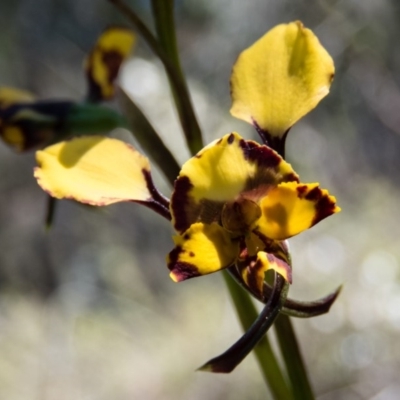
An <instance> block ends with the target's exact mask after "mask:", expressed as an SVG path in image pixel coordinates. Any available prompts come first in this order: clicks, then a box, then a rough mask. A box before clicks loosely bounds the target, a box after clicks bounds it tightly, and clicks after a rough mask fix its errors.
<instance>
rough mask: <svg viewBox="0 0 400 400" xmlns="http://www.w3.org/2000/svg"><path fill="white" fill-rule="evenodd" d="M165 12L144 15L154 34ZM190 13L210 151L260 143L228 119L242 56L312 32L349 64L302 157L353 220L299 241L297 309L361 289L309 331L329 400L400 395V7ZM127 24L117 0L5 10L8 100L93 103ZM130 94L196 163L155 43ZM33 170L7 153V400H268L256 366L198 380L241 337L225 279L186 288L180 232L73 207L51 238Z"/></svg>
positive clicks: (297, 139) (189, 35) (304, 329)
mask: <svg viewBox="0 0 400 400" xmlns="http://www.w3.org/2000/svg"><path fill="white" fill-rule="evenodd" d="M148 3H149V1H147V0H141V1H130V4H131V5H132V7H133V8H134V9H135V10H136V11H137V13H138V14H140V15H141V16H142V17H143V19H144V20H145V21H146V22H147V23H149V25H151V22H152V21H151V14H150V8H149V4H148ZM176 3H177V12H176V24H177V29H178V40H179V48H180V51H181V57H182V63H183V67H184V70H185V72H186V73H187V78H188V81H189V86H190V89H191V93H192V96H193V99H194V103H195V108H196V111H197V114H198V117H199V120H200V124H201V126H202V128H203V132H204V136H205V138H206V141H207V142H208V141H210V140H212V139H214V138H217V137H219V136H222V135H223V134H225V133H227V132H230V131H232V130H236V131H238V132H240V133H241V134H242V135H243V136H245V137H246V138H254V139H257V138H256V136H255V132H254V131H253V130H252V128H251V127H249V126H247V125H246V124H245V123H243V122H241V121H239V120H235V119H234V118H232V117H231V116H230V114H229V108H230V98H229V76H230V71H231V68H232V64H233V62H234V61H235V59H236V58H237V56H238V54H239V53H240V51H242V50H243V49H244V48H245V47H247V46H249V45H250V44H252V43H253V42H254V41H255V40H256V39H258V38H259V37H260V36H261V35H263V34H264V33H265V32H266V31H267V30H268V29H270V28H271V27H273V26H274V25H276V24H278V23H282V22H289V21H292V20H296V19H300V20H301V21H303V23H304V24H305V25H306V26H307V27H309V28H311V29H312V30H313V31H314V32H315V33H316V34H317V36H318V37H319V38H320V41H321V42H322V43H323V45H324V46H325V47H326V48H327V50H328V51H329V52H330V54H331V55H332V57H333V58H334V60H335V64H336V78H335V81H334V83H333V86H332V90H331V94H330V95H329V96H328V97H327V98H326V99H324V100H323V101H322V103H321V104H320V105H319V106H318V108H317V109H316V110H315V111H313V112H312V113H311V114H310V115H308V116H306V117H305V118H304V119H303V120H302V121H300V122H299V123H298V124H297V125H296V126H295V127H294V128H293V129H292V131H291V133H290V134H289V137H288V140H287V158H288V160H289V161H290V162H291V163H292V164H293V166H294V167H295V169H296V171H297V172H298V173H299V174H300V176H301V178H302V180H303V181H304V182H314V181H318V182H320V183H321V185H322V186H323V187H326V188H329V190H330V192H331V193H333V194H334V195H336V197H337V199H338V202H339V205H340V206H341V207H342V212H341V213H340V214H338V215H336V216H333V217H331V218H329V219H327V220H326V221H323V222H322V223H321V224H319V225H317V226H316V227H314V228H313V229H311V230H310V231H307V232H305V233H303V234H301V235H300V236H298V237H296V238H293V239H291V241H290V242H291V247H292V252H293V258H294V277H293V281H294V283H293V285H292V288H291V292H290V295H291V297H295V298H298V299H303V300H313V299H315V298H317V297H321V296H323V295H325V294H327V293H328V292H329V291H332V290H333V289H334V288H335V287H337V286H338V285H340V284H341V283H344V290H343V292H342V293H341V295H340V297H339V299H338V301H337V302H336V304H335V305H334V306H333V308H332V310H331V312H330V313H329V314H328V315H325V316H322V317H318V318H314V319H311V320H296V321H295V326H296V330H297V331H298V334H299V339H300V342H301V344H302V349H303V353H304V357H305V360H306V364H307V366H308V370H309V372H310V376H311V381H312V384H313V387H314V389H315V392H316V394H317V397H318V399H320V400H331V399H373V400H390V399H398V398H400V383H399V380H398V377H399V369H400V340H399V335H400V274H399V272H400V267H399V259H400V246H399V242H400V227H399V204H400V174H399V170H400V157H399V155H400V136H399V134H400V89H399V87H400V46H399V44H398V38H399V37H400V3H399V2H397V1H396V0H346V1H345V0H307V1H305V0H303V1H300V0H252V1H248V2H244V1H243V2H241V1H233V0H230V1H228V0H214V1H208V0H181V1H177V2H176ZM120 23H123V24H125V25H126V21H125V20H124V18H123V17H121V16H120V15H119V14H118V12H117V11H116V10H114V9H113V7H112V6H111V5H110V4H108V3H107V1H105V0H104V1H96V2H93V1H89V0H81V1H72V0H57V1H54V0H18V1H12V0H3V1H2V2H1V5H0V26H1V30H0V85H2V86H5V85H6V86H15V87H19V88H23V89H27V90H30V91H32V92H34V93H36V94H37V95H38V96H39V97H41V98H68V99H80V98H82V97H83V96H84V94H85V89H86V86H85V80H84V75H83V73H82V60H83V58H84V56H85V54H86V52H87V51H88V50H89V49H90V48H91V46H92V45H93V43H94V42H95V40H96V37H97V36H98V34H99V33H100V32H101V31H102V30H103V29H104V28H105V27H106V26H108V25H110V24H120ZM120 83H121V86H123V87H124V88H125V89H126V90H127V91H128V92H129V93H130V94H131V95H132V97H133V98H134V99H135V101H136V102H137V103H138V104H139V105H140V106H141V107H142V108H143V110H144V111H145V113H146V114H147V115H148V117H149V118H150V119H151V120H152V122H153V124H154V125H155V127H156V128H157V129H158V131H159V132H160V134H161V135H162V136H163V138H164V140H165V142H166V143H167V145H168V146H169V147H170V149H171V150H172V151H173V152H174V154H176V156H177V158H178V159H179V161H180V162H184V161H185V160H186V159H187V158H188V155H189V153H188V151H187V150H186V149H185V147H184V144H183V139H182V134H181V130H180V127H179V124H178V122H177V118H176V115H175V113H174V110H173V107H172V105H171V99H170V94H169V88H168V84H167V81H166V77H165V74H164V72H163V69H162V66H161V65H160V63H159V61H158V60H156V59H155V58H154V55H153V54H152V53H151V51H150V50H149V48H148V47H147V45H146V44H145V43H144V41H143V40H141V39H140V38H139V41H138V45H137V47H136V49H135V52H134V57H133V58H132V59H131V60H129V61H128V62H127V63H126V64H125V66H124V69H123V71H122V73H121V76H120ZM113 135H115V136H118V137H120V138H123V139H125V140H131V136H130V134H129V133H127V132H126V131H118V132H114V133H113ZM34 165H35V161H34V154H32V153H30V154H24V155H18V154H15V153H13V152H12V151H11V150H10V149H9V148H7V147H6V146H5V145H3V144H2V143H0V173H1V179H0V193H1V195H0V224H1V225H0V226H1V229H0V398H1V399H10V400H17V399H18V400H19V399H21V400H26V399H38V400H39V399H40V400H42V399H43V400H53V399H58V400H63V399H79V400H81V399H82V400H83V399H85V400H87V399H96V400H97V399H104V400H105V399H117V400H125V399H146V400H152V399H154V400H164V399H165V400H171V399H185V400H186V399H190V400H192V399H193V400H196V399H198V400H200V399H205V398H207V399H209V400H217V399H256V400H257V399H265V398H268V397H267V396H268V394H267V393H266V389H265V387H264V384H263V382H262V378H261V376H260V374H259V372H258V369H257V365H256V362H255V360H254V359H253V356H252V355H251V356H249V357H248V358H247V359H246V360H245V361H244V362H243V363H242V364H241V365H240V366H239V367H238V368H237V369H236V370H235V371H234V372H233V373H231V374H230V375H212V374H208V373H203V372H195V369H196V368H197V367H199V366H200V365H202V364H203V363H204V362H205V361H207V360H208V359H209V358H211V357H213V356H215V355H217V354H219V353H221V352H222V351H224V350H225V349H226V348H228V347H229V346H230V345H231V344H232V343H233V342H234V341H235V340H236V339H237V338H239V336H240V335H241V330H240V328H239V325H238V323H237V320H236V316H235V315H234V312H233V310H232V307H231V304H230V301H229V298H228V295H227V291H226V290H225V287H224V284H223V281H222V277H221V276H220V274H214V275H211V276H206V277H202V278H200V279H193V280H190V281H187V282H184V283H181V284H174V283H173V282H172V281H171V280H170V279H169V278H168V271H167V268H166V265H165V255H166V254H167V253H168V252H169V251H170V250H171V248H172V246H173V244H172V240H171V235H172V233H173V232H172V228H171V227H170V226H169V224H168V223H167V222H165V221H163V220H162V219H161V218H158V216H157V215H153V214H152V212H151V211H149V210H147V209H144V208H141V207H140V206H138V205H133V204H119V205H113V206H110V207H108V208H106V209H101V210H98V209H96V210H93V209H89V208H86V207H82V206H80V205H78V204H75V203H73V202H70V201H63V202H61V203H60V204H59V207H58V210H57V214H56V219H55V224H54V227H53V229H52V230H51V231H50V232H46V231H45V229H44V216H45V209H46V196H45V194H44V193H43V192H42V191H41V190H40V189H39V187H38V186H37V185H36V183H35V181H34V179H33V176H32V169H33V167H34ZM155 175H156V181H157V183H158V186H159V187H160V188H162V190H163V192H164V193H165V194H169V193H170V189H169V188H168V187H167V186H166V184H165V183H164V182H163V180H162V175H161V174H158V173H155ZM271 337H272V339H273V335H272V334H271Z"/></svg>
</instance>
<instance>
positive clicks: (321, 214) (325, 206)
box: [312, 195, 336, 225]
mask: <svg viewBox="0 0 400 400" xmlns="http://www.w3.org/2000/svg"><path fill="white" fill-rule="evenodd" d="M315 208H316V214H315V217H314V219H313V221H312V225H315V224H317V223H318V222H319V221H321V220H323V219H324V218H326V217H329V216H330V215H332V214H333V213H334V212H335V208H336V204H335V202H334V201H333V200H332V199H330V198H329V196H327V195H325V196H323V197H322V198H321V199H320V200H319V201H318V203H317V204H316V207H315Z"/></svg>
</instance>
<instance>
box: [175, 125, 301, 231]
mask: <svg viewBox="0 0 400 400" xmlns="http://www.w3.org/2000/svg"><path fill="white" fill-rule="evenodd" d="M297 179H298V177H297V175H296V173H295V172H294V171H293V169H292V167H291V166H290V164H288V163H287V162H286V161H284V160H283V159H282V158H281V157H280V156H279V155H278V154H277V153H276V152H275V151H273V150H272V149H270V148H268V147H267V146H261V145H259V144H257V143H256V142H253V141H246V140H244V139H242V137H241V136H240V135H238V134H237V133H236V132H233V133H230V134H227V135H225V136H223V137H222V138H221V139H219V140H216V141H214V142H212V143H211V144H209V145H208V146H206V147H205V148H204V149H202V150H201V151H200V152H199V153H198V154H197V155H196V156H194V157H192V158H191V159H190V160H188V161H187V162H186V163H185V164H184V165H183V167H182V170H181V172H180V174H179V177H178V179H177V181H176V182H175V190H174V193H173V195H172V199H171V211H172V216H173V222H174V226H175V229H176V230H177V231H180V232H183V231H184V230H186V229H187V228H188V227H189V226H190V225H191V224H192V223H194V222H197V221H201V222H204V223H211V222H213V221H216V220H218V219H219V214H220V213H221V211H222V207H223V204H224V203H225V202H227V201H232V200H235V199H236V197H237V196H238V195H239V194H240V193H241V192H243V191H250V190H252V189H256V188H258V187H260V185H276V184H278V183H280V182H283V181H292V180H297Z"/></svg>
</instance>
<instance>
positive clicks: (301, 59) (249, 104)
mask: <svg viewBox="0 0 400 400" xmlns="http://www.w3.org/2000/svg"><path fill="white" fill-rule="evenodd" d="M334 71H335V69H334V65H333V61H332V58H331V57H330V55H329V54H328V53H327V51H326V50H325V49H324V48H323V47H322V45H321V44H320V42H319V40H318V38H317V37H316V36H315V35H314V34H313V33H312V31H311V30H309V29H307V28H305V27H304V26H303V25H302V23H301V22H299V21H296V22H291V23H289V24H281V25H278V26H276V27H275V28H273V29H271V30H270V31H269V32H267V33H266V34H265V35H264V36H263V37H262V38H260V39H259V40H258V41H257V42H255V43H254V44H253V45H252V46H250V47H249V48H248V49H246V50H244V51H243V52H242V53H241V54H240V56H239V58H238V60H237V61H236V63H235V65H234V67H233V71H232V76H231V94H232V108H231V114H232V115H233V116H235V117H237V118H240V119H243V120H245V121H247V122H249V123H250V124H252V125H254V126H255V127H256V128H257V130H258V131H259V132H261V133H264V134H265V136H266V137H267V138H268V137H270V138H272V137H278V138H282V139H284V135H285V134H286V133H287V131H288V129H289V128H290V127H291V126H292V125H293V124H294V123H295V122H296V121H298V120H299V119H300V118H301V117H303V116H304V115H305V114H307V113H308V112H309V111H311V110H312V109H313V108H314V107H315V106H316V105H317V104H318V103H319V101H320V100H321V99H322V98H323V97H325V96H326V95H327V94H328V92H329V87H330V85H331V82H332V79H333V76H334ZM261 136H262V135H261ZM269 144H270V145H271V144H272V143H269Z"/></svg>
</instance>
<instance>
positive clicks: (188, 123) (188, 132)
mask: <svg viewBox="0 0 400 400" xmlns="http://www.w3.org/2000/svg"><path fill="white" fill-rule="evenodd" d="M151 5H152V9H153V16H154V22H155V26H156V31H157V36H158V41H159V43H160V45H161V47H162V48H163V50H164V51H165V53H166V54H167V56H168V58H169V60H170V62H171V63H172V64H173V66H174V69H175V72H176V73H177V75H178V76H179V80H180V81H181V82H182V87H181V89H180V90H179V91H178V90H177V89H178V88H177V87H175V86H174V84H173V81H172V80H171V77H169V78H170V85H171V89H172V94H173V98H174V101H175V105H176V109H177V111H178V114H179V119H180V122H181V125H182V128H183V131H184V133H185V136H186V141H187V144H188V147H189V149H190V151H191V152H192V154H195V153H197V152H198V151H199V150H200V149H201V148H202V147H203V141H202V137H201V131H200V127H199V124H198V123H197V119H196V115H195V113H194V109H193V106H192V102H191V99H190V95H189V91H188V88H187V85H186V81H185V77H184V74H183V71H182V67H181V63H180V60H179V53H178V46H177V42H176V34H175V32H176V30H175V21H174V0H152V1H151ZM182 90H183V92H182Z"/></svg>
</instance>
